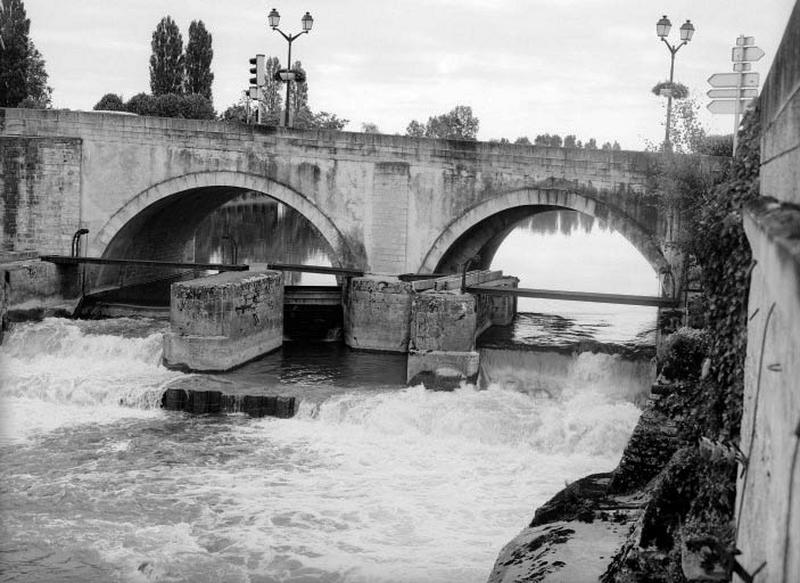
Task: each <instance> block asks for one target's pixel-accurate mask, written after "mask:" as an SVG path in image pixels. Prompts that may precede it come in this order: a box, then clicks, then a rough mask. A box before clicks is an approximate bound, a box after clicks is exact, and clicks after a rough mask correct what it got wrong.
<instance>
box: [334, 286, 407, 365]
mask: <svg viewBox="0 0 800 583" xmlns="http://www.w3.org/2000/svg"><path fill="white" fill-rule="evenodd" d="M411 297H412V287H411V284H410V283H406V282H402V281H400V280H398V279H397V278H394V277H388V276H387V277H381V276H366V277H355V278H353V279H352V281H351V282H350V287H349V290H348V292H347V298H346V301H345V307H344V341H345V344H347V346H349V347H351V348H357V349H361V350H381V351H386V352H407V351H408V333H409V328H408V325H409V318H410V316H411Z"/></svg>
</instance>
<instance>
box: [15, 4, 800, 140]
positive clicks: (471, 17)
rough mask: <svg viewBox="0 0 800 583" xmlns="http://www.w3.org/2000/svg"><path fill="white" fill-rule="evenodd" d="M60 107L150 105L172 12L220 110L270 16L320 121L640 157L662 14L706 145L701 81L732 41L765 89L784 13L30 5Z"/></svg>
mask: <svg viewBox="0 0 800 583" xmlns="http://www.w3.org/2000/svg"><path fill="white" fill-rule="evenodd" d="M24 3H25V7H26V9H27V12H28V16H29V18H30V19H31V36H32V38H33V40H34V42H35V43H36V46H37V47H38V48H39V50H40V51H41V52H42V54H43V56H44V58H45V60H46V64H47V71H48V73H49V75H50V85H51V86H52V87H53V89H54V91H53V102H54V103H53V104H54V106H55V107H65V108H69V109H91V108H92V106H93V105H94V104H95V103H96V102H97V101H98V100H99V99H100V97H102V96H103V95H104V94H105V93H109V92H113V93H119V94H122V96H123V98H125V99H127V98H129V97H131V96H132V95H134V94H136V93H139V92H141V91H145V92H149V89H150V87H149V72H148V59H149V57H150V40H151V37H152V33H153V30H154V29H155V27H156V25H157V24H158V21H159V20H160V19H161V18H162V17H163V16H165V15H167V14H168V15H170V16H172V18H173V19H174V20H175V21H176V22H177V24H178V26H179V27H180V29H181V32H182V34H183V36H184V43H185V42H186V40H187V38H188V29H189V23H190V22H191V21H192V20H195V19H199V20H202V21H203V22H204V23H205V25H206V28H207V29H208V30H209V32H210V33H211V34H212V36H213V48H214V61H213V63H212V70H213V71H214V74H215V80H214V88H213V91H214V105H215V107H216V108H217V110H218V111H222V110H224V109H225V108H227V107H228V106H229V105H231V104H233V103H234V102H236V101H237V99H238V98H239V96H240V95H241V91H242V89H244V88H245V86H246V85H247V83H248V77H249V73H248V67H249V64H248V59H249V58H250V57H251V56H253V55H254V54H256V53H264V54H266V55H268V56H269V55H276V56H278V57H279V58H280V59H281V61H285V59H286V49H287V43H286V41H285V40H284V39H283V38H282V37H281V36H280V35H279V34H278V33H276V32H273V31H271V30H270V29H269V27H268V26H267V22H266V16H267V13H268V11H269V9H270V8H272V7H273V6H274V7H275V8H277V9H278V11H279V12H280V13H281V17H282V19H281V28H282V29H283V30H284V32H287V33H295V32H298V31H300V30H301V25H300V18H301V17H302V15H303V14H304V13H305V11H310V12H311V14H312V15H313V17H314V28H313V30H312V32H311V33H310V34H309V35H305V36H302V37H300V38H299V39H298V40H296V41H295V42H294V44H293V54H292V56H293V60H296V59H298V60H301V61H302V62H303V66H304V68H305V69H306V71H307V73H308V83H309V101H310V105H311V108H312V109H313V110H314V111H321V110H322V111H328V112H331V113H335V114H337V115H339V116H341V117H344V118H347V119H349V120H350V124H349V125H348V126H347V128H346V129H348V130H350V131H360V129H361V124H362V123H363V122H372V123H375V124H377V126H378V127H379V128H380V130H381V131H382V132H384V133H405V128H406V126H407V125H408V122H409V121H411V120H412V119H418V120H420V121H422V122H424V121H425V120H427V119H428V117H429V116H431V115H437V114H440V113H444V112H447V111H449V110H451V109H452V108H453V107H454V106H456V105H469V106H471V107H472V109H473V112H474V114H475V115H476V116H477V117H478V118H479V119H480V130H479V133H478V138H479V139H480V140H490V139H496V138H501V137H506V138H509V139H511V140H514V139H515V138H517V137H519V136H524V135H527V136H529V137H530V138H531V139H533V138H534V137H535V136H536V134H539V133H558V134H561V135H562V136H563V135H567V134H570V133H574V134H576V135H577V136H578V138H579V139H584V140H585V139H588V138H590V137H595V138H596V139H597V141H598V143H602V142H604V141H614V140H618V141H619V142H620V144H621V145H622V147H623V148H624V149H643V148H644V147H645V145H646V143H647V141H648V140H649V141H651V142H658V141H659V140H660V139H662V137H663V120H664V103H663V99H662V98H658V97H656V96H654V95H653V94H652V93H651V92H650V89H651V88H652V87H653V85H655V84H656V83H657V82H658V81H661V80H665V79H667V78H668V76H669V52H668V51H667V48H666V47H665V46H664V45H663V43H661V42H660V41H659V40H658V37H657V36H656V33H655V23H656V21H657V20H658V19H659V18H660V17H661V15H662V14H666V15H667V16H668V17H669V18H670V20H671V21H672V23H673V29H672V32H671V34H670V40H671V41H672V42H675V41H676V39H678V38H679V36H678V28H679V27H680V25H681V24H682V23H683V22H684V21H685V20H686V19H687V18H688V19H691V21H692V23H693V24H694V26H695V28H696V29H697V30H696V33H695V36H694V39H693V40H692V42H691V43H689V44H688V45H687V46H685V47H683V48H682V49H681V50H680V52H679V53H678V54H677V58H676V73H675V79H676V80H677V81H680V82H682V83H684V84H686V85H687V86H688V87H689V88H690V91H691V92H692V94H693V95H694V96H695V97H697V98H698V100H699V101H700V103H701V104H702V106H703V120H704V122H705V124H706V126H707V128H708V129H709V130H710V131H711V132H712V133H726V132H730V131H731V128H732V123H733V119H732V116H712V115H711V114H710V113H708V112H707V110H706V109H705V105H706V103H707V102H708V98H707V97H706V91H707V90H708V89H709V86H708V84H707V82H706V79H707V78H708V77H709V75H711V74H713V73H719V72H728V71H731V70H732V69H731V61H730V56H731V55H730V53H731V47H732V46H733V45H734V43H735V40H736V37H737V36H738V35H739V34H746V35H748V36H755V39H756V44H757V45H758V46H760V47H761V48H762V49H763V50H764V51H765V52H766V56H765V57H764V58H763V59H762V60H761V61H759V62H758V63H756V64H755V65H754V67H753V70H754V71H759V72H760V73H761V78H762V82H763V79H764V77H766V74H767V72H768V70H769V65H770V63H771V62H772V58H773V55H774V53H775V49H776V48H777V46H778V44H779V43H780V39H781V36H782V34H783V31H784V29H785V27H786V22H787V20H788V17H789V14H790V12H791V9H792V7H793V5H794V0H701V1H693V0H662V1H659V2H655V1H652V0H613V1H612V0H276V1H275V2H273V3H270V4H264V3H263V2H260V1H255V0H228V1H226V2H220V1H218V0H128V1H125V2H122V1H110V0H24Z"/></svg>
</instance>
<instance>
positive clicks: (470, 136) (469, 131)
mask: <svg viewBox="0 0 800 583" xmlns="http://www.w3.org/2000/svg"><path fill="white" fill-rule="evenodd" d="M479 125H480V121H479V120H478V118H477V117H475V116H474V115H473V114H472V108H471V107H470V106H468V105H457V106H456V107H454V108H453V109H452V110H451V111H449V112H448V113H443V114H441V115H437V116H435V117H429V118H428V122H427V123H426V124H425V125H424V126H423V125H422V124H421V123H420V122H418V121H416V120H413V121H411V123H409V124H408V127H407V128H406V135H408V136H411V137H416V138H420V137H425V138H438V139H447V140H475V139H477V137H478V127H479Z"/></svg>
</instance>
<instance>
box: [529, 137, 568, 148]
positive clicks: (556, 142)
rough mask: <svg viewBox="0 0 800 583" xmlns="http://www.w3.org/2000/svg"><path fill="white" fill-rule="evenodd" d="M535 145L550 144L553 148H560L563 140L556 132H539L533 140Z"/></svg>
mask: <svg viewBox="0 0 800 583" xmlns="http://www.w3.org/2000/svg"><path fill="white" fill-rule="evenodd" d="M533 143H534V144H536V145H537V146H550V147H553V148H560V147H561V145H562V143H563V140H562V139H561V136H559V135H558V134H553V135H552V136H551V135H550V134H539V135H538V136H536V138H535V139H534V141H533Z"/></svg>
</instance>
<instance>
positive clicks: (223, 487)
mask: <svg viewBox="0 0 800 583" xmlns="http://www.w3.org/2000/svg"><path fill="white" fill-rule="evenodd" d="M115 322H116V324H113V323H80V324H78V323H74V322H69V321H64V320H46V321H45V322H42V323H39V324H33V325H26V326H20V327H18V328H16V329H15V330H14V331H13V332H12V333H11V334H10V335H9V336H7V338H6V341H5V344H4V345H3V346H2V347H0V367H1V368H0V371H1V372H0V380H1V381H2V389H0V406H2V411H3V441H2V443H0V462H2V463H0V483H2V484H3V487H2V488H3V489H2V497H0V502H1V506H0V522H1V523H2V527H0V541H2V542H0V570H1V571H2V572H3V573H4V575H6V576H8V577H9V578H16V579H15V580H19V581H41V580H79V581H187V582H188V581H208V582H211V581H242V582H245V581H252V582H256V581H261V582H266V581H331V582H333V581H336V582H340V581H353V582H360V581H364V582H366V581H396V582H440V581H441V582H445V581H448V582H452V581H459V582H461V581H465V582H468V581H484V580H485V579H486V577H487V575H488V573H489V571H490V569H491V567H492V564H493V562H494V559H495V558H496V556H497V553H498V551H499V550H500V548H501V547H502V546H503V545H504V544H505V543H506V542H507V541H508V540H509V539H510V538H512V537H513V536H514V535H515V534H516V533H517V532H518V531H519V530H520V529H521V528H522V527H523V526H525V524H526V523H527V522H528V521H529V520H530V518H531V516H532V514H533V510H534V509H535V507H536V506H538V505H540V504H542V503H543V502H544V501H546V499H547V498H549V497H550V496H552V495H553V494H554V493H555V492H556V491H558V490H559V489H561V488H562V487H563V485H564V483H565V481H569V480H574V479H576V478H578V477H581V476H583V475H586V474H588V473H591V472H597V471H608V470H610V469H612V468H613V467H614V466H615V464H616V462H617V461H618V458H619V455H620V453H621V451H622V448H623V446H624V444H625V441H626V440H627V437H628V436H629V435H630V433H631V431H632V429H633V426H634V424H635V422H636V419H637V417H638V414H639V411H638V409H637V408H636V407H634V406H633V405H632V404H631V403H630V402H629V401H628V400H626V398H624V395H620V394H618V393H616V392H614V391H613V390H611V388H612V387H610V385H613V384H614V383H617V382H618V381H619V378H620V375H628V374H631V373H630V371H626V370H623V369H624V367H622V366H621V365H620V366H617V365H619V363H616V364H615V363H614V362H609V361H607V360H605V361H604V360H603V359H602V358H595V359H591V358H585V359H583V361H582V362H576V363H574V364H573V365H572V367H571V368H570V367H569V366H568V367H567V369H568V370H567V372H566V373H564V374H561V373H559V372H558V370H560V369H559V366H561V365H558V366H553V367H551V368H552V370H551V371H550V373H551V374H550V378H549V380H548V383H549V384H550V386H558V389H559V390H558V391H557V396H556V397H555V398H551V399H543V398H538V397H536V396H533V394H532V393H530V392H522V391H520V390H518V389H519V386H516V385H513V383H503V382H495V383H493V384H490V386H489V389H488V390H482V391H479V390H476V389H475V388H474V387H471V386H463V387H462V388H461V389H459V390H457V391H455V392H452V393H442V392H431V391H427V390H425V389H424V387H422V386H418V387H410V388H400V387H397V388H381V387H376V386H373V385H364V386H351V387H349V388H348V389H347V390H338V391H335V390H333V388H331V387H327V386H326V387H323V388H326V389H328V392H324V394H325V395H326V396H325V398H324V399H323V400H311V399H308V400H306V401H304V402H303V403H302V404H301V406H300V411H299V413H298V415H297V416H296V417H295V418H293V419H286V420H278V419H269V418H264V419H251V418H247V417H244V416H240V415H233V416H217V417H213V416H211V417H190V416H188V415H184V414H180V413H167V412H163V411H161V410H159V409H158V408H157V407H156V403H157V402H158V399H159V397H160V394H161V392H162V391H163V387H164V386H166V385H167V384H168V383H170V382H173V381H174V380H176V379H179V378H182V375H181V373H175V372H171V371H167V370H165V369H164V368H162V367H161V366H160V364H159V361H160V334H159V332H158V326H157V325H155V324H153V323H148V322H136V321H125V322H120V321H115ZM598 356H605V355H598ZM372 358H374V355H373V356H372ZM495 361H496V362H495V364H496V366H495V367H494V368H493V369H492V371H495V373H496V371H497V370H500V369H503V367H506V369H507V370H506V373H503V374H507V373H508V372H509V371H511V372H513V371H514V370H515V367H517V366H518V365H517V364H515V363H513V362H508V361H503V360H502V358H501V357H499V355H495ZM356 362H357V361H356ZM350 366H352V363H350ZM543 366H545V365H544V364H543ZM312 368H313V363H312V364H309V373H308V378H307V379H306V380H305V382H306V383H311V381H309V380H308V379H312V378H317V377H314V374H313V373H314V371H313V370H312ZM545 368H546V366H545ZM492 371H490V373H491V372H492ZM293 374H295V376H296V378H298V381H297V382H301V375H297V374H296V372H295V373H293ZM515 374H516V376H517V377H524V375H523V374H522V373H519V371H517V373H515ZM559 375H560V376H559ZM593 375H594V376H593ZM242 376H244V373H242ZM251 376H252V375H251ZM500 376H502V375H500ZM229 378H230V379H235V378H237V377H236V376H235V375H234V376H231V377H229ZM293 378H295V377H293ZM320 378H321V380H318V381H314V382H318V383H320V384H325V383H327V382H328V381H327V380H325V378H324V377H320ZM559 378H560V379H561V381H560V383H561V384H560V385H559V380H558V379H559ZM248 382H252V378H248ZM284 382H285V381H284Z"/></svg>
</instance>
